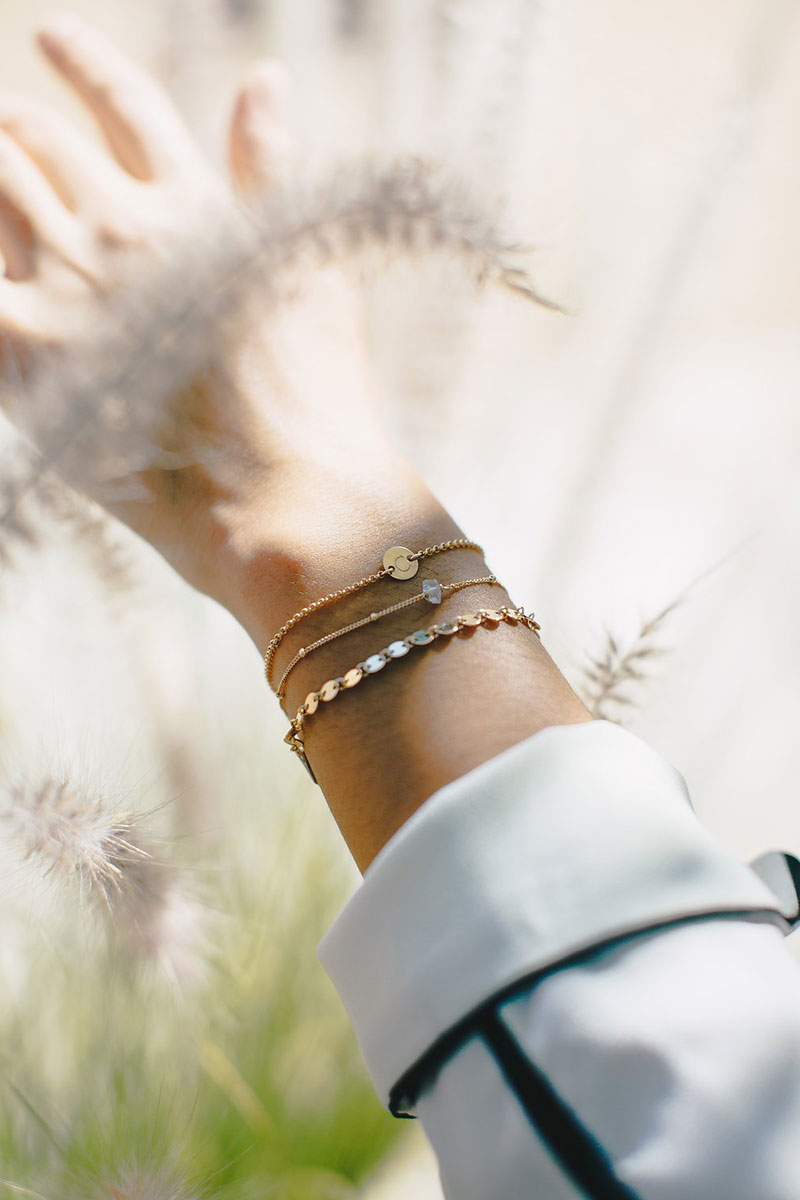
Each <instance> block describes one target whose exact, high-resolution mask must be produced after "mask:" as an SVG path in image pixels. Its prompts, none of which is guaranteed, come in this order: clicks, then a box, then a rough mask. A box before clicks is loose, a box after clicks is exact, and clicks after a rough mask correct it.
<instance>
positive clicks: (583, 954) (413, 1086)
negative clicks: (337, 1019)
mask: <svg viewBox="0 0 800 1200" xmlns="http://www.w3.org/2000/svg"><path fill="white" fill-rule="evenodd" d="M776 915H777V914H776V913H775V912H774V911H773V910H772V909H743V910H741V911H731V910H730V909H725V910H723V911H721V912H708V913H693V914H691V915H689V916H685V917H671V918H669V919H667V920H664V921H657V922H654V923H653V924H652V925H647V926H645V927H644V928H642V929H634V930H630V931H629V932H627V933H616V934H614V935H613V936H611V937H608V938H606V939H605V940H604V941H601V942H596V943H595V944H594V945H592V946H586V947H584V948H583V949H581V950H578V951H576V952H575V953H574V954H569V955H567V956H566V957H565V958H562V959H559V960H558V962H554V963H548V965H547V966H546V967H540V968H538V969H537V970H536V971H531V972H529V973H528V974H526V975H523V976H522V977H521V978H519V979H515V980H513V982H512V983H510V984H508V986H507V987H505V988H502V989H500V990H499V991H497V992H495V993H494V995H492V996H489V998H488V999H487V1000H484V1001H483V1003H482V1004H480V1005H478V1007H477V1008H475V1009H473V1010H472V1012H470V1013H467V1015H466V1016H465V1017H463V1018H462V1019H461V1020H460V1021H459V1022H458V1023H457V1024H455V1025H453V1026H452V1027H451V1028H450V1029H448V1030H446V1031H445V1033H443V1034H442V1036H441V1037H439V1038H437V1040H436V1041H435V1042H433V1044H432V1045H431V1046H430V1047H429V1048H428V1049H427V1050H426V1051H425V1053H424V1054H423V1055H422V1056H421V1057H420V1058H418V1059H417V1061H416V1062H415V1063H413V1064H412V1065H411V1066H410V1067H409V1069H408V1070H407V1071H406V1072H405V1073H404V1074H403V1075H402V1076H401V1077H400V1079H398V1081H397V1083H396V1084H395V1085H394V1087H393V1088H392V1089H391V1091H390V1093H389V1103H388V1108H389V1112H390V1113H391V1114H392V1116H393V1117H398V1118H399V1119H403V1118H408V1119H411V1120H413V1119H415V1116H416V1114H415V1113H414V1108H415V1107H416V1104H417V1100H418V1099H419V1096H420V1093H421V1092H422V1091H423V1090H424V1088H425V1087H426V1086H427V1085H428V1084H429V1083H431V1082H432V1081H433V1079H435V1077H436V1074H437V1073H438V1071H439V1069H440V1067H441V1066H442V1064H443V1063H444V1062H446V1061H447V1060H448V1059H450V1058H452V1057H453V1055H454V1054H455V1053H456V1052H457V1051H458V1050H460V1049H461V1047H462V1046H463V1045H464V1044H465V1043H466V1042H468V1041H469V1039H470V1038H471V1037H472V1036H473V1034H474V1032H475V1026H476V1024H477V1023H478V1022H479V1021H480V1020H481V1019H482V1017H483V1016H484V1014H486V1013H487V1012H489V1011H490V1010H491V1009H492V1008H493V1007H494V1006H495V1005H496V1004H499V1003H502V1001H504V1000H510V999H511V998H512V997H513V996H515V995H516V994H518V993H520V992H524V991H526V990H527V989H529V988H533V987H535V986H536V985H537V984H539V983H541V982H542V980H544V979H546V978H547V977H548V976H549V975H554V974H555V973H556V971H561V970H563V969H564V968H565V967H572V966H577V965H578V964H579V963H581V962H584V961H586V960H587V959H590V958H593V957H594V956H595V955H597V954H600V953H602V951H604V950H609V949H611V948H613V947H614V946H621V945H624V944H625V943H626V942H630V941H633V940H634V938H637V937H644V936H646V935H648V934H651V933H658V932H660V931H661V930H664V929H671V928H674V927H676V926H680V925H689V924H694V923H695V922H698V921H719V920H731V921H742V920H746V921H763V922H768V923H769V924H775V918H776ZM781 923H782V924H783V925H784V927H786V926H787V925H788V922H787V921H786V920H785V919H784V918H781Z"/></svg>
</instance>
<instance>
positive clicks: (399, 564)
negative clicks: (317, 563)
mask: <svg viewBox="0 0 800 1200" xmlns="http://www.w3.org/2000/svg"><path fill="white" fill-rule="evenodd" d="M444 550H477V551H479V552H480V553H481V554H482V553H483V547H482V546H479V545H478V543H477V542H472V541H470V540H469V539H468V538H451V539H450V541H447V542H438V543H437V544H436V545H434V546H426V547H425V549H424V550H417V551H411V550H408V549H407V548H406V547H405V546H391V547H390V548H389V549H388V550H387V551H386V553H385V554H384V556H383V566H382V567H381V569H380V570H379V571H374V572H373V573H372V574H371V575H365V576H364V578H363V579H359V580H357V581H356V583H351V584H349V585H348V586H347V587H343V588H338V589H337V590H336V591H335V592H330V593H329V594H328V595H327V596H321V597H320V599H319V600H314V601H312V603H311V604H307V605H306V606H305V607H304V608H301V609H300V611H299V612H296V613H294V615H293V616H291V617H290V618H289V620H288V621H286V622H285V623H284V624H283V625H281V627H280V629H279V630H278V632H277V633H276V634H274V636H273V637H272V638H271V639H270V643H269V645H268V646H267V649H266V652H265V654H264V676H265V678H266V681H267V683H268V684H269V685H270V687H272V664H273V662H274V659H275V652H276V650H277V649H278V646H279V645H280V644H281V642H282V641H283V639H284V638H285V637H286V634H287V633H288V632H289V631H290V630H291V629H294V627H295V625H297V624H298V623H299V622H300V621H302V620H303V619H304V618H305V617H308V616H310V615H311V613H314V612H318V611H319V609H321V608H325V607H326V605H328V604H333V603H334V601H336V600H343V599H344V598H345V597H346V596H352V595H353V594H354V593H355V592H359V591H361V589H362V588H365V587H369V585H370V584H371V583H377V581H378V580H379V579H385V578H387V577H389V578H393V579H413V578H414V576H415V575H416V573H417V571H418V570H419V567H418V565H417V564H418V563H420V562H422V560H423V559H425V558H430V557H431V556H432V555H434V554H441V553H442V552H443V551H444Z"/></svg>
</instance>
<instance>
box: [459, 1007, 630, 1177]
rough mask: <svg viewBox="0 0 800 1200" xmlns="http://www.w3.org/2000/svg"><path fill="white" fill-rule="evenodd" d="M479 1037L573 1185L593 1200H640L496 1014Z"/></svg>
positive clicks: (490, 1016) (481, 1028) (493, 1012)
mask: <svg viewBox="0 0 800 1200" xmlns="http://www.w3.org/2000/svg"><path fill="white" fill-rule="evenodd" d="M476 1032H479V1033H480V1035H481V1037H482V1038H483V1040H484V1041H485V1042H486V1045H487V1046H488V1047H489V1050H490V1051H491V1052H492V1054H493V1055H494V1058H495V1061H496V1062H497V1065H498V1066H499V1068H500V1070H501V1071H502V1073H503V1075H504V1077H505V1080H506V1082H507V1083H508V1085H509V1087H510V1088H511V1090H512V1091H513V1092H514V1095H515V1096H516V1097H517V1100H518V1101H519V1103H520V1105H521V1107H522V1109H523V1111H524V1112H525V1115H526V1116H527V1118H528V1120H529V1121H530V1123H531V1125H532V1126H533V1128H534V1129H535V1130H536V1132H537V1134H538V1135H539V1137H540V1138H541V1140H542V1142H543V1143H544V1145H545V1146H546V1147H547V1149H548V1150H549V1151H550V1154H551V1155H552V1156H553V1158H554V1159H555V1161H556V1162H557V1163H558V1165H559V1166H560V1167H561V1169H562V1170H563V1172H564V1174H565V1175H566V1176H567V1178H568V1179H569V1181H570V1183H572V1184H574V1186H575V1187H576V1188H577V1189H578V1191H580V1192H581V1194H582V1195H584V1196H586V1197H587V1198H588V1200H640V1198H639V1196H638V1195H637V1193H636V1192H634V1191H632V1190H631V1189H630V1188H629V1187H628V1185H627V1184H626V1183H623V1182H622V1180H621V1179H620V1178H619V1177H618V1176H617V1174H616V1172H615V1171H614V1165H613V1163H612V1162H611V1159H610V1158H609V1157H608V1155H607V1154H606V1152H605V1150H604V1149H603V1147H602V1146H601V1145H600V1143H599V1142H598V1141H597V1140H596V1139H595V1138H594V1137H593V1135H592V1134H591V1133H590V1132H589V1130H588V1129H587V1128H586V1126H585V1125H584V1124H583V1123H582V1122H581V1121H580V1119H579V1118H578V1116H577V1115H576V1114H575V1113H574V1112H573V1110H572V1109H571V1108H570V1107H569V1105H568V1104H567V1103H566V1101H565V1100H563V1099H562V1098H561V1096H559V1094H558V1092H557V1091H556V1090H555V1088H554V1087H553V1085H552V1083H551V1082H550V1080H549V1079H548V1078H547V1076H546V1075H545V1074H544V1073H543V1072H542V1071H541V1070H540V1069H539V1067H537V1066H536V1064H535V1063H533V1062H531V1060H530V1059H529V1058H528V1056H527V1054H526V1053H525V1051H524V1050H523V1049H522V1047H521V1046H520V1044H519V1042H518V1041H517V1039H516V1038H515V1037H514V1035H513V1033H512V1032H511V1030H510V1029H509V1028H508V1026H507V1025H506V1024H505V1022H504V1021H503V1020H502V1018H501V1017H500V1016H499V1015H498V1013H497V1011H496V1010H495V1009H492V1010H490V1011H489V1012H487V1013H486V1014H485V1015H484V1016H483V1017H482V1018H481V1020H480V1022H479V1024H478V1028H477V1031H476Z"/></svg>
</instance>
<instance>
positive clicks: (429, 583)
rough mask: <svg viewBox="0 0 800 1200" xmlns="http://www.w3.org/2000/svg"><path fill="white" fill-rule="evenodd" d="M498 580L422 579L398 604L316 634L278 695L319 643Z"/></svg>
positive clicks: (291, 666) (297, 657)
mask: <svg viewBox="0 0 800 1200" xmlns="http://www.w3.org/2000/svg"><path fill="white" fill-rule="evenodd" d="M499 582H500V581H499V580H498V578H497V576H496V575H481V577H480V578H479V579H461V580H458V581H457V582H455V583H444V584H443V583H439V581H438V579H425V580H423V582H422V591H421V592H417V593H416V595H414V596H409V597H408V599H407V600H398V602H397V604H390V605H389V607H388V608H382V609H381V610H380V611H379V612H371V613H368V614H367V616H366V617H362V618H361V620H360V621H353V622H352V624H350V625H345V626H344V627H343V628H342V629H336V630H335V631H334V632H333V633H326V634H325V636H324V637H321V638H317V640H316V641H315V642H311V644H310V645H309V646H302V647H301V648H300V649H299V650H298V651H297V654H295V656H294V658H293V659H292V661H291V662H290V663H289V665H288V667H287V668H286V670H285V671H284V672H283V675H282V676H281V678H280V682H279V684H278V687H277V689H276V691H275V694H276V696H277V697H278V699H279V700H281V701H282V700H283V698H284V695H285V692H286V681H287V679H288V678H289V676H290V674H291V673H292V671H293V670H294V668H295V667H296V666H297V664H298V663H299V662H300V660H301V659H304V658H308V656H309V654H311V653H312V652H313V651H314V650H318V649H319V648H320V646H327V644H328V642H333V641H335V640H336V638H340V637H344V635H345V634H346V633H353V632H354V631H355V630H356V629H363V628H364V626H365V625H371V624H373V623H374V622H375V621H380V620H381V618H382V617H388V616H389V615H390V614H391V613H395V612H400V610H401V609H403V608H409V607H410V605H412V604H418V603H419V602H420V600H427V601H428V603H429V604H441V602H442V600H443V599H444V598H445V596H451V595H453V593H454V592H460V591H462V589H463V588H468V587H476V586H477V585H478V584H481V583H487V584H498V586H499Z"/></svg>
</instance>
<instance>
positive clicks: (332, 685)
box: [283, 604, 541, 783]
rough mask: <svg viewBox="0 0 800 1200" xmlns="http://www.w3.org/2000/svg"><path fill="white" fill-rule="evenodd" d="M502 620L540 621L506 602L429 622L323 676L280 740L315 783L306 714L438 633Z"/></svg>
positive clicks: (528, 625)
mask: <svg viewBox="0 0 800 1200" xmlns="http://www.w3.org/2000/svg"><path fill="white" fill-rule="evenodd" d="M501 621H507V622H508V623H509V624H510V625H515V624H517V623H519V624H521V625H524V626H525V627H526V628H527V629H530V630H532V631H533V633H535V634H536V636H537V637H539V630H540V629H541V625H540V624H539V623H538V621H536V620H535V619H534V616H533V613H526V612H525V610H524V609H522V608H509V607H508V605H505V604H504V605H503V606H502V607H501V608H482V609H480V610H479V611H478V612H476V613H468V614H466V615H464V616H460V617H454V618H453V620H452V621H441V622H439V623H438V624H435V625H430V626H428V628H427V629H417V630H416V631H415V632H414V633H410V634H409V635H408V637H405V638H400V639H399V640H398V641H396V642H391V643H390V644H389V645H388V646H385V647H384V649H383V650H378V651H377V653H376V654H371V655H370V656H369V657H368V658H365V659H364V661H363V662H360V663H357V664H356V666H354V667H352V668H351V669H350V670H349V671H346V672H345V673H344V675H339V676H337V677H336V678H335V679H328V680H326V682H325V683H323V684H322V686H321V687H320V688H319V689H318V690H317V691H315V692H309V693H308V695H307V696H306V698H305V700H304V701H303V703H302V704H301V705H300V707H299V708H298V710H297V713H296V714H295V716H294V717H293V718H292V723H291V725H290V727H289V731H288V733H287V734H286V736H285V737H284V739H283V740H284V741H285V742H286V744H287V745H288V746H289V749H290V750H292V752H293V753H294V754H296V755H297V756H298V758H299V759H300V761H301V762H302V763H303V766H304V767H305V768H306V770H307V771H308V773H309V775H310V776H311V778H312V779H313V781H314V783H316V782H317V779H316V776H315V775H314V772H313V771H312V769H311V764H310V763H309V761H308V759H307V758H306V750H305V744H304V742H303V736H302V734H303V725H304V723H305V719H306V717H310V716H312V715H313V714H314V713H315V712H316V711H317V709H318V708H319V705H320V701H322V703H323V704H327V703H329V702H330V701H331V700H335V699H336V697H337V696H338V695H339V694H340V693H341V692H342V691H345V690H347V689H349V688H354V687H356V685H357V684H359V683H361V680H362V679H366V678H367V676H368V675H377V674H378V672H379V671H382V670H383V668H384V667H385V666H386V665H387V663H389V662H391V660H392V659H394V658H404V657H405V656H406V654H408V652H409V650H411V649H413V648H414V647H415V646H429V645H430V644H431V642H433V641H435V640H436V638H437V637H452V636H453V634H454V633H458V632H459V630H461V629H466V628H472V627H476V626H478V625H483V624H484V623H487V622H488V623H489V624H492V625H494V626H495V628H497V626H498V625H499V623H500V622H501Z"/></svg>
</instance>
